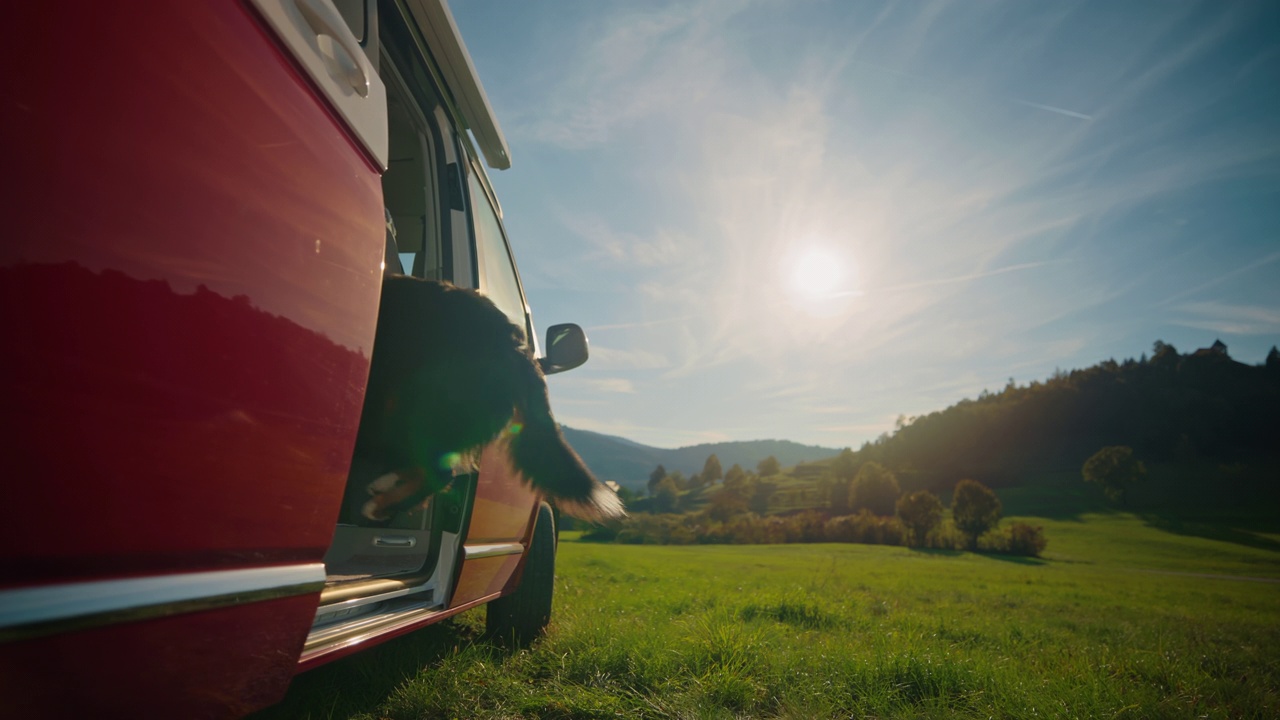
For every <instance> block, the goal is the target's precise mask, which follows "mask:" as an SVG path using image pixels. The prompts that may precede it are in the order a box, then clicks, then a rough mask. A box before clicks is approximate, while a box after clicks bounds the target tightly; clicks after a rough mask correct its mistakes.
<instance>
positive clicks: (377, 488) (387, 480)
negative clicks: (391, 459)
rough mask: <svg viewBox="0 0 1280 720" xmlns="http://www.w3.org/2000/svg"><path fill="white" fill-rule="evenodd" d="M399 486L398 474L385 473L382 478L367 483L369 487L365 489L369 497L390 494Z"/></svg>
mask: <svg viewBox="0 0 1280 720" xmlns="http://www.w3.org/2000/svg"><path fill="white" fill-rule="evenodd" d="M399 484H400V473H387V474H386V475H383V476H382V477H380V478H378V479H376V480H374V481H373V482H371V483H369V487H367V488H365V489H366V490H368V491H369V494H370V495H378V494H380V493H384V492H390V491H392V490H394V489H395V487H396V486H397V485H399Z"/></svg>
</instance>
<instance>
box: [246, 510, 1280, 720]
mask: <svg viewBox="0 0 1280 720" xmlns="http://www.w3.org/2000/svg"><path fill="white" fill-rule="evenodd" d="M1011 500H1014V502H1012V503H1010V504H1011V505H1013V506H1015V507H1016V505H1017V502H1016V498H1011ZM1027 519H1028V520H1029V521H1031V522H1034V523H1036V524H1043V525H1044V526H1045V531H1046V535H1047V536H1048V538H1049V543H1050V544H1049V548H1048V550H1047V552H1046V553H1045V557H1044V558H1043V559H1029V558H1018V559H1011V558H1001V557H996V556H982V555H975V554H970V553H959V552H927V551H916V550H910V549H907V548H900V547H883V546H862V545H773V546H685V547H653V546H617V545H593V544H589V543H579V542H574V541H572V540H571V539H570V538H569V537H566V538H565V541H564V542H562V544H561V548H560V555H559V568H558V573H557V575H558V577H557V588H556V590H557V614H556V617H555V620H554V621H553V626H552V629H551V633H550V634H549V636H548V637H546V638H545V639H543V640H541V641H539V642H538V643H536V644H535V645H534V646H532V647H531V648H529V649H525V650H514V651H513V650H506V649H502V648H498V647H494V646H492V645H489V644H487V643H485V642H483V641H481V639H480V637H479V631H480V629H481V628H482V626H483V615H482V614H480V613H483V610H480V611H476V612H473V613H469V614H467V615H464V616H462V617H461V618H459V619H458V620H455V621H453V622H448V623H444V624H443V625H441V626H438V627H433V628H428V629H426V630H424V631H422V632H419V633H415V634H414V635H412V636H410V637H407V638H403V639H400V640H397V641H394V642H392V643H390V644H389V645H388V646H385V647H383V648H380V649H378V650H375V651H373V652H369V653H362V654H361V655H359V656H356V657H353V658H350V659H347V660H343V661H340V662H338V663H335V664H332V665H329V666H326V667H322V668H320V669H318V670H316V671H313V672H311V673H308V674H306V675H303V676H302V677H300V678H298V679H297V680H296V681H295V683H294V687H293V689H292V690H291V691H290V695H289V697H288V698H287V699H286V701H285V703H283V704H282V705H281V706H279V707H277V708H275V709H274V710H272V711H271V712H269V713H267V714H265V715H263V717H312V718H330V717H333V718H346V717H361V718H384V717H385V718H436V717H441V718H443V717H456V718H469V717H477V718H522V717H526V718H605V717H688V718H722V717H723V718H730V717H785V718H819V717H822V718H825V717H972V718H987V717H1026V718H1035V717H1108V718H1110V717H1131V718H1158V717H1186V718H1198V717H1221V718H1242V717H1256V718H1276V717H1280V552H1277V550H1276V549H1275V548H1274V547H1270V546H1268V545H1267V543H1274V542H1276V538H1275V536H1273V535H1267V534H1264V533H1259V534H1255V533H1251V532H1249V531H1239V532H1241V533H1243V536H1246V537H1248V538H1252V540H1251V541H1247V542H1230V541H1227V540H1223V539H1215V538H1212V537H1201V536H1200V535H1203V534H1206V533H1195V532H1191V533H1188V532H1171V531H1170V530H1169V529H1167V528H1161V527H1159V523H1153V522H1151V520H1150V519H1147V518H1143V517H1140V516H1135V515H1129V514H1079V515H1069V516H1065V517H1063V518H1060V519H1045V518H1039V517H1037V518H1027ZM1210 534H1211V533H1210ZM1227 537H1228V539H1231V538H1232V537H1233V536H1231V535H1229V534H1228V536H1227ZM1236 539H1239V538H1236ZM1244 578H1251V579H1244Z"/></svg>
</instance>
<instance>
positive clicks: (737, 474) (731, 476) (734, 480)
mask: <svg viewBox="0 0 1280 720" xmlns="http://www.w3.org/2000/svg"><path fill="white" fill-rule="evenodd" d="M746 479H747V471H746V470H743V469H742V466H741V465H739V464H737V463H734V464H733V467H731V468H729V472H727V473H725V474H724V486H725V487H729V486H730V485H734V486H741V485H742V483H743V482H744V481H745V480H746Z"/></svg>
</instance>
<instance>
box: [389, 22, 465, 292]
mask: <svg viewBox="0 0 1280 720" xmlns="http://www.w3.org/2000/svg"><path fill="white" fill-rule="evenodd" d="M396 20H398V18H386V22H387V25H388V27H387V28H386V29H388V30H391V32H387V33H385V34H383V36H382V48H381V49H382V53H383V59H382V62H381V67H382V71H381V73H380V74H381V76H382V79H383V82H384V83H385V84H386V87H387V130H388V136H389V141H390V143H389V144H390V151H389V154H388V162H387V170H386V172H385V173H383V175H382V195H383V202H384V204H385V205H386V207H387V212H388V214H389V215H390V219H391V223H390V224H391V226H392V227H393V228H394V232H395V235H394V240H395V244H396V250H397V252H398V254H399V258H398V259H399V261H400V267H399V268H395V267H393V268H391V269H390V270H389V271H390V272H393V273H394V272H399V273H402V274H405V275H414V276H416V277H421V278H427V279H428V280H450V279H452V278H450V277H449V274H448V273H447V272H446V270H445V268H446V267H448V261H449V256H450V255H451V253H449V252H448V249H447V247H446V245H447V243H446V242H445V241H444V240H443V238H447V237H448V233H447V228H448V225H449V220H448V213H447V205H446V202H445V201H444V199H443V198H442V196H441V193H442V191H443V187H444V186H443V185H442V183H441V181H440V178H441V176H442V173H443V168H444V163H443V162H442V157H441V155H442V150H441V147H440V145H441V142H442V141H441V137H442V134H441V132H440V129H439V128H438V127H437V126H436V124H435V123H436V119H435V116H436V112H435V110H436V107H437V106H438V105H439V104H440V101H439V96H438V95H437V94H436V92H435V90H434V88H432V87H426V86H423V83H422V82H421V81H420V80H421V78H423V77H424V76H425V75H427V72H426V70H425V68H420V67H415V64H418V65H420V64H421V63H422V60H421V58H420V57H419V56H418V55H417V54H416V53H415V52H413V51H412V48H407V47H403V42H404V39H403V37H402V36H403V31H402V32H400V33H397V32H395V30H396V29H397V26H396V25H395V22H396ZM401 30H402V29H401ZM389 262H394V260H390V259H389Z"/></svg>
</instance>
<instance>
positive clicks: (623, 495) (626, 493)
mask: <svg viewBox="0 0 1280 720" xmlns="http://www.w3.org/2000/svg"><path fill="white" fill-rule="evenodd" d="M637 497H638V496H637V495H636V491H635V490H632V489H631V488H629V487H627V486H625V485H623V486H620V487H619V488H618V499H619V500H621V501H622V504H623V506H624V507H625V506H627V505H630V504H632V503H634V502H635V501H636V498H637Z"/></svg>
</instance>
